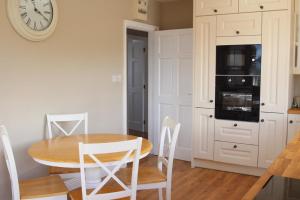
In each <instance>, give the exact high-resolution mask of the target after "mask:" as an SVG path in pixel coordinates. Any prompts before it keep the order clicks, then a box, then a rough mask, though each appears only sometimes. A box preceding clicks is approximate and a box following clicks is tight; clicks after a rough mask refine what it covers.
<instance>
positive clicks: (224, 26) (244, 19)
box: [217, 13, 262, 36]
mask: <svg viewBox="0 0 300 200" xmlns="http://www.w3.org/2000/svg"><path fill="white" fill-rule="evenodd" d="M261 20H262V13H243V14H234V15H222V16H218V17H217V36H250V35H261Z"/></svg>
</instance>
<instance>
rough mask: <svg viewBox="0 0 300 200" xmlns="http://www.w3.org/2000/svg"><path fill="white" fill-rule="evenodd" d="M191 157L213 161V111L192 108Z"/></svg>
mask: <svg viewBox="0 0 300 200" xmlns="http://www.w3.org/2000/svg"><path fill="white" fill-rule="evenodd" d="M193 115H194V119H193V157H194V158H199V159H205V160H213V159H214V134H215V133H214V127H215V120H214V109H203V108H194V111H193Z"/></svg>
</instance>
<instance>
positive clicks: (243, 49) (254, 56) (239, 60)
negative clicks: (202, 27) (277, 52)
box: [217, 44, 261, 75]
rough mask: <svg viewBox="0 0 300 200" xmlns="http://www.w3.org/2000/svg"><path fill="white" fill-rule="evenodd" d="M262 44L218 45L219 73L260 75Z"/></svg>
mask: <svg viewBox="0 0 300 200" xmlns="http://www.w3.org/2000/svg"><path fill="white" fill-rule="evenodd" d="M260 69H261V45H260V44H255V45H229V46H217V75H260Z"/></svg>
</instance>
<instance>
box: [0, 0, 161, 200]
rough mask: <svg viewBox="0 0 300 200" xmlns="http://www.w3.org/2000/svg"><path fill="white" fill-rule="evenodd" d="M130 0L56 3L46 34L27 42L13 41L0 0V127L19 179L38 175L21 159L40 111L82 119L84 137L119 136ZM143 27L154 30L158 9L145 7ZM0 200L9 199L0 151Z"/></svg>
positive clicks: (38, 133)
mask: <svg viewBox="0 0 300 200" xmlns="http://www.w3.org/2000/svg"><path fill="white" fill-rule="evenodd" d="M130 2H131V1H130V0H88V1H86V0H63V1H60V0H57V3H58V6H59V21H58V26H57V29H56V31H55V33H54V35H53V36H52V37H51V38H49V39H48V40H46V41H44V42H40V43H33V42H29V41H27V40H24V39H23V38H21V37H20V36H19V35H18V34H17V33H15V31H14V30H13V28H12V27H11V25H10V24H9V21H8V19H7V17H6V10H5V0H0V36H1V37H0V81H1V82H0V94H1V95H0V124H5V125H6V126H7V128H8V131H9V134H10V138H11V141H12V144H13V148H14V152H15V156H16V162H17V165H18V171H19V174H20V177H21V178H27V177H32V175H33V174H34V175H35V176H36V175H39V174H42V173H44V172H45V169H46V168H43V167H41V166H40V165H38V164H37V163H35V162H34V161H32V159H31V158H30V157H29V156H28V154H27V149H28V147H29V146H30V145H31V144H32V143H34V142H37V141H40V140H41V139H43V138H44V135H43V134H44V127H45V114H46V113H76V112H88V113H89V118H90V119H89V127H90V132H114V133H119V132H121V131H122V85H121V83H112V81H111V77H112V75H114V74H122V70H123V69H122V66H123V52H122V51H123V47H122V45H123V43H122V42H123V41H122V39H123V38H122V37H123V35H122V34H123V32H122V31H123V20H124V19H131V18H132V6H131V4H130ZM150 3H151V5H150V19H149V23H151V24H155V25H158V24H159V15H158V11H159V4H158V3H154V2H153V1H151V2H150ZM0 149H1V147H0ZM0 151H1V152H0V153H1V156H0V199H1V200H7V199H10V197H8V195H10V194H9V193H8V191H9V188H10V185H9V181H8V177H7V170H6V167H5V166H4V161H3V157H2V150H0Z"/></svg>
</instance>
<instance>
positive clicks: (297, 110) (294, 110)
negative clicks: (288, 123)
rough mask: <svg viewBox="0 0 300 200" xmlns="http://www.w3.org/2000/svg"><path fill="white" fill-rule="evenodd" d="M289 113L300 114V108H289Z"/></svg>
mask: <svg viewBox="0 0 300 200" xmlns="http://www.w3.org/2000/svg"><path fill="white" fill-rule="evenodd" d="M288 113H289V114H294V115H300V108H291V109H289V110H288Z"/></svg>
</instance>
